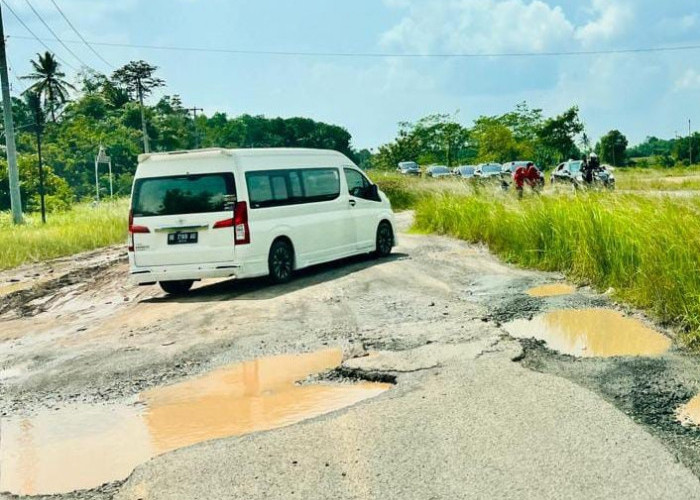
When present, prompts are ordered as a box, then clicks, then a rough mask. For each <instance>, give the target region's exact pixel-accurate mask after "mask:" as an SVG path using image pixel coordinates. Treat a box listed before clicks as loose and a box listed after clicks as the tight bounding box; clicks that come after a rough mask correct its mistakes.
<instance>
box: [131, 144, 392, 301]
mask: <svg viewBox="0 0 700 500" xmlns="http://www.w3.org/2000/svg"><path fill="white" fill-rule="evenodd" d="M395 234H396V233H395V230H394V215H393V212H392V210H391V204H390V202H389V199H388V198H387V197H386V195H384V193H382V192H381V191H380V190H379V189H378V188H377V186H376V185H375V184H373V183H372V182H371V181H370V180H369V179H368V178H367V177H366V176H365V175H364V174H363V173H362V171H361V170H360V169H359V168H358V167H357V166H356V165H354V164H353V163H352V161H350V160H349V159H348V158H347V157H346V156H344V155H342V154H341V153H338V152H335V151H321V150H310V149H240V150H235V149H232V150H229V149H212V150H196V151H184V152H174V153H158V154H145V155H141V156H140V157H139V165H138V168H137V170H136V176H135V178H134V185H133V189H132V196H131V211H130V213H129V265H130V276H131V280H132V281H133V282H134V283H136V284H139V285H152V284H155V283H159V284H160V285H161V287H162V288H163V290H165V291H166V292H167V293H171V294H181V293H186V292H187V291H189V289H190V288H191V287H192V284H193V282H194V281H199V280H202V279H206V278H222V277H223V278H253V277H259V276H267V275H269V276H270V277H271V278H272V280H273V281H274V282H277V283H283V282H286V281H289V280H290V279H291V278H292V274H293V272H294V271H295V270H297V269H302V268H305V267H308V266H312V265H315V264H320V263H323V262H328V261H332V260H336V259H341V258H344V257H349V256H351V255H358V254H365V253H371V252H374V253H375V254H376V255H378V256H386V255H388V254H389V253H391V250H392V248H393V246H394V245H395V244H396V237H395Z"/></svg>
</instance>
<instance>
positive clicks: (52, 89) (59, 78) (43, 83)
mask: <svg viewBox="0 0 700 500" xmlns="http://www.w3.org/2000/svg"><path fill="white" fill-rule="evenodd" d="M37 58H38V61H35V60H31V61H30V62H31V63H32V66H33V67H34V72H33V73H30V74H28V75H26V76H23V77H22V80H32V81H33V82H34V84H33V85H32V86H31V87H29V88H28V89H27V90H26V92H35V93H37V94H39V95H40V96H41V97H42V98H43V100H44V106H45V107H46V108H48V110H49V111H50V113H51V121H53V122H55V121H56V109H58V107H59V106H60V105H61V104H63V103H65V102H66V101H67V100H68V89H71V90H75V87H73V85H71V84H70V83H68V82H67V81H65V80H64V79H63V78H65V76H66V74H65V73H63V72H62V71H61V70H60V67H59V66H60V65H59V64H58V61H56V58H55V57H54V55H53V54H52V53H51V52H48V51H47V52H45V53H44V55H43V56H42V55H41V54H37Z"/></svg>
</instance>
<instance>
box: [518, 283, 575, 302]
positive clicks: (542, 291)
mask: <svg viewBox="0 0 700 500" xmlns="http://www.w3.org/2000/svg"><path fill="white" fill-rule="evenodd" d="M526 293H527V294H528V295H529V296H530V297H537V298H546V297H561V296H563V295H573V294H574V293H576V287H573V286H571V285H567V284H565V283H556V284H552V285H542V286H538V287H535V288H531V289H529V290H528V291H527V292H526Z"/></svg>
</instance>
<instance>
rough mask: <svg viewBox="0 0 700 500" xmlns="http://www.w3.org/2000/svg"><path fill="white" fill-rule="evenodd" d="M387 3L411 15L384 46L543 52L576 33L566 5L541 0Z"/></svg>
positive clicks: (387, 36) (384, 40)
mask: <svg viewBox="0 0 700 500" xmlns="http://www.w3.org/2000/svg"><path fill="white" fill-rule="evenodd" d="M385 2H386V3H387V5H390V6H394V7H399V8H405V9H408V12H407V14H406V15H405V17H404V18H403V19H402V20H401V21H400V22H399V23H398V24H397V25H395V26H394V27H393V28H391V29H390V30H389V31H387V32H385V33H384V35H383V36H382V39H381V42H382V44H383V45H384V46H387V47H398V48H401V49H403V50H408V51H415V52H420V53H427V52H434V51H441V50H442V51H449V52H481V53H484V52H486V53H495V52H504V51H543V50H547V49H551V48H553V47H560V46H561V44H562V43H566V41H567V40H569V39H570V38H571V36H572V35H573V32H574V27H573V26H572V24H571V23H570V22H569V21H568V20H567V19H566V16H565V15H564V12H563V11H562V9H561V8H560V7H550V6H549V5H547V4H546V3H544V2H542V1H540V0H535V1H531V2H526V1H524V0H505V1H497V0H454V1H450V2H440V3H438V2H435V1H431V0H414V1H412V2H410V1H407V0H385Z"/></svg>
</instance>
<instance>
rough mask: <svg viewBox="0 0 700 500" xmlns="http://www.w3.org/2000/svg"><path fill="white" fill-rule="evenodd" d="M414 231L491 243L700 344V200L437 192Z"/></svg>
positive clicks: (511, 258)
mask: <svg viewBox="0 0 700 500" xmlns="http://www.w3.org/2000/svg"><path fill="white" fill-rule="evenodd" d="M416 228H417V229H418V230H420V231H426V232H436V233H440V234H447V235H451V236H454V237H457V238H461V239H463V240H466V241H470V242H474V243H485V244H487V245H488V247H489V248H490V249H491V250H492V251H493V252H494V253H496V254H497V255H499V256H500V257H502V258H503V259H504V260H506V261H508V262H512V263H515V264H518V265H521V266H525V267H530V268H535V269H540V270H545V271H560V272H563V273H565V274H566V275H567V276H568V277H569V278H570V279H571V280H573V281H575V282H578V283H589V284H591V285H593V286H595V287H596V288H597V289H599V290H601V291H603V290H607V289H608V288H614V289H615V296H616V297H617V298H619V299H621V300H623V301H625V302H628V303H630V304H632V305H635V306H637V307H640V308H643V309H645V310H647V311H649V312H650V313H652V314H653V315H654V316H656V317H657V318H658V319H659V320H661V321H663V322H667V323H669V324H673V325H676V326H679V327H680V328H681V329H682V331H683V332H684V334H683V340H684V341H685V342H686V343H687V344H688V345H689V346H691V347H693V348H695V349H698V348H700V199H676V198H673V199H671V198H668V197H664V198H649V197H645V196H636V195H615V196H611V195H608V194H591V195H579V196H574V195H560V196H542V197H528V198H526V199H524V200H522V201H518V200H517V199H515V197H513V196H507V195H503V196H489V197H484V196H459V195H453V194H445V195H438V196H435V197H432V198H428V199H424V200H422V201H421V202H420V203H419V205H418V207H417V210H416Z"/></svg>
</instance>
